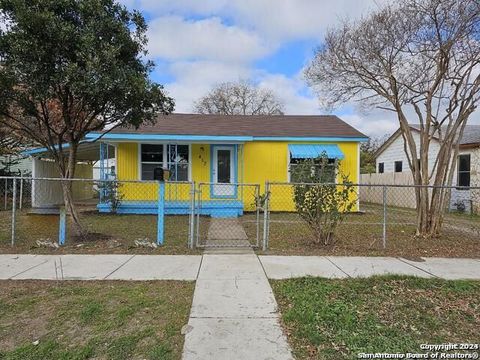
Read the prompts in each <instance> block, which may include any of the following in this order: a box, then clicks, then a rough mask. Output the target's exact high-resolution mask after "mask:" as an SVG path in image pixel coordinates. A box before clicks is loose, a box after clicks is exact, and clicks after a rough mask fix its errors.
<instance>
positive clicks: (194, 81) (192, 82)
mask: <svg viewBox="0 0 480 360" xmlns="http://www.w3.org/2000/svg"><path fill="white" fill-rule="evenodd" d="M168 71H169V72H170V73H171V74H172V75H173V76H174V77H175V82H173V83H171V84H167V85H166V86H165V88H166V90H167V91H168V93H169V95H170V96H173V98H174V99H175V111H176V112H184V113H189V112H192V110H193V103H194V101H196V100H198V99H199V98H200V97H201V96H203V95H205V94H206V93H207V92H208V91H209V90H210V89H211V88H212V87H213V86H215V85H217V84H219V83H221V82H225V81H236V80H238V79H247V78H250V77H251V76H252V69H251V68H250V67H249V66H246V65H242V64H233V63H223V62H215V61H180V62H175V63H173V64H171V65H170V67H169V70H168Z"/></svg>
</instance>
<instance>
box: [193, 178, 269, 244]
mask: <svg viewBox="0 0 480 360" xmlns="http://www.w3.org/2000/svg"><path fill="white" fill-rule="evenodd" d="M196 194H197V196H196V201H195V218H196V228H195V238H196V242H195V243H196V246H197V247H200V248H206V247H213V248H219V247H255V248H256V247H259V245H260V239H261V237H262V236H263V221H261V220H260V212H261V207H260V206H261V204H260V201H259V199H260V198H261V197H260V185H259V184H237V183H236V184H230V183H228V184H227V183H199V184H198V188H197V192H196Z"/></svg>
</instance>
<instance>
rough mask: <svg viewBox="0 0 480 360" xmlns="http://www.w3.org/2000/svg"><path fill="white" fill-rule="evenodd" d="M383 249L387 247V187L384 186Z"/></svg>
mask: <svg viewBox="0 0 480 360" xmlns="http://www.w3.org/2000/svg"><path fill="white" fill-rule="evenodd" d="M382 240H383V248H384V249H385V248H386V247H387V187H386V186H383V237H382Z"/></svg>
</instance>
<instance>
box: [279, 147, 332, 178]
mask: <svg viewBox="0 0 480 360" xmlns="http://www.w3.org/2000/svg"><path fill="white" fill-rule="evenodd" d="M291 159H292V156H291V154H290V151H287V182H288V183H292V173H291V171H290V165H291ZM302 160H305V159H302ZM329 160H330V159H329ZM333 160H334V161H335V163H334V164H332V166H334V167H335V179H334V182H333V183H334V184H337V183H338V167H337V166H336V164H337V163H338V162H340V160H339V159H333Z"/></svg>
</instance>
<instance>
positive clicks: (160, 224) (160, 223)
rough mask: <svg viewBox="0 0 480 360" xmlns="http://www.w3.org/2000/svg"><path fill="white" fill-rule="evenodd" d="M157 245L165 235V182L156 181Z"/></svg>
mask: <svg viewBox="0 0 480 360" xmlns="http://www.w3.org/2000/svg"><path fill="white" fill-rule="evenodd" d="M157 210H158V213H157V217H158V219H157V245H163V240H164V235H165V229H164V226H165V223H164V218H165V183H164V182H163V181H159V182H158V209H157Z"/></svg>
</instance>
